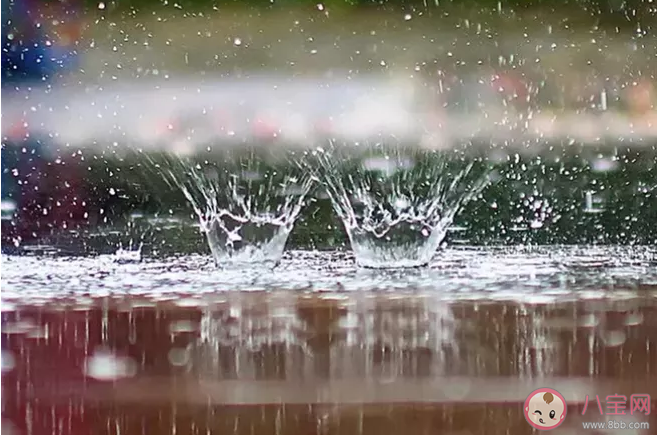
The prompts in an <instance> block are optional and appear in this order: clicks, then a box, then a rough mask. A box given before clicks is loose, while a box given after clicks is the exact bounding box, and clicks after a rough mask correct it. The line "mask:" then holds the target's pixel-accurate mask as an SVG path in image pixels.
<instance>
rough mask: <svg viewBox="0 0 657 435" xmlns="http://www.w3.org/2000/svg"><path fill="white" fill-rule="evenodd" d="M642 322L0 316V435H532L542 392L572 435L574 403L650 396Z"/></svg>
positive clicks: (272, 313)
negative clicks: (558, 407)
mask: <svg viewBox="0 0 657 435" xmlns="http://www.w3.org/2000/svg"><path fill="white" fill-rule="evenodd" d="M655 313H657V310H655V304H654V302H653V301H652V299H639V298H637V299H634V300H623V301H622V302H611V301H587V302H586V303H584V302H581V303H563V304H556V305H523V304H519V303H492V302H485V303H483V302H479V303H475V302H460V303H449V304H448V303H445V302H441V301H438V300H434V299H431V298H424V297H416V296H404V297H395V296H374V295H366V294H365V295H363V294H361V295H359V296H348V297H341V298H337V297H336V298H333V299H329V298H322V297H320V296H309V295H298V294H297V295H295V294H291V293H284V292H281V293H271V294H256V293H252V294H246V295H244V294H243V295H231V296H230V297H228V296H226V298H225V299H221V300H218V299H216V298H215V299H214V300H210V299H208V300H202V299H196V300H190V299H184V298H182V297H181V299H179V300H178V301H176V302H173V301H168V302H158V303H154V302H148V301H146V302H144V301H138V300H136V299H126V300H116V299H114V300H110V299H106V300H95V301H90V303H89V304H88V305H85V306H83V307H82V306H80V304H79V303H78V304H77V305H73V304H67V303H65V302H61V301H60V302H58V301H53V302H51V303H50V304H48V305H45V306H40V307H36V306H24V307H23V306H21V307H18V308H16V309H15V310H13V311H10V312H3V314H2V326H3V334H2V349H3V379H2V381H3V382H2V388H3V429H5V428H6V427H8V426H6V424H8V423H9V422H11V424H12V425H13V429H14V431H15V432H12V433H20V434H28V433H30V434H38V435H40V434H90V433H93V434H98V433H100V434H155V433H176V434H206V433H236V434H242V433H244V434H260V433H263V434H264V433H267V434H269V433H271V434H277V435H278V434H287V433H290V434H301V433H308V434H338V433H346V434H381V433H386V434H390V433H393V434H396V433H400V434H401V433H408V432H413V433H432V434H433V433H454V434H456V433H459V434H466V433H468V434H479V433H486V434H508V433H513V434H529V433H532V428H531V427H530V426H529V425H528V424H527V423H526V421H525V419H524V416H523V414H522V403H523V402H524V399H525V398H526V396H527V395H528V394H529V393H530V392H531V391H533V389H535V388H539V387H545V386H549V387H551V388H555V389H557V390H558V391H560V392H561V393H562V394H563V395H564V396H565V397H566V399H567V400H568V402H569V405H570V406H569V412H568V417H567V421H566V422H565V423H564V425H563V426H562V427H561V428H560V429H559V430H560V431H562V432H563V433H567V431H568V430H570V431H571V433H579V432H581V431H582V429H581V421H583V419H586V421H591V420H596V419H598V420H599V419H600V418H601V417H600V416H599V415H597V416H596V413H595V412H592V411H591V409H593V410H595V408H596V407H593V406H589V408H590V409H589V410H588V411H587V415H586V416H584V417H582V416H581V410H582V407H583V402H584V400H585V396H586V395H589V397H595V395H596V394H599V395H601V397H606V396H607V395H610V394H615V393H618V394H624V395H627V396H628V397H629V396H630V395H631V394H638V393H646V394H651V395H652V396H653V397H657V389H656V388H655V387H656V386H657V382H655V381H656V380H657V376H656V375H655V373H654V368H653V366H654V364H653V363H652V361H654V358H655V352H656V350H655V349H656V346H655V340H656V337H657V334H655V332H656V331H657V320H656V319H657V317H656V316H655ZM8 355H11V357H13V364H10V359H11V358H9V357H8ZM546 384H547V385H546ZM654 414H655V406H654V404H653V405H652V415H650V416H635V420H636V421H644V422H649V423H651V424H652V425H653V427H657V421H655V418H654V417H653V415H654ZM578 425H579V426H578ZM588 432H590V433H595V432H594V431H588ZM600 433H603V432H600ZM604 433H613V432H604ZM633 433H652V432H650V430H644V431H643V432H641V431H636V432H633Z"/></svg>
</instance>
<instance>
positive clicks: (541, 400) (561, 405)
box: [523, 388, 568, 430]
mask: <svg viewBox="0 0 657 435" xmlns="http://www.w3.org/2000/svg"><path fill="white" fill-rule="evenodd" d="M523 411H524V414H525V418H526V419H527V423H529V424H530V425H531V426H532V427H533V428H535V429H538V430H552V429H555V428H557V427H559V426H561V423H563V421H564V419H565V418H566V413H567V411H568V409H567V406H566V401H565V400H564V398H563V396H562V395H561V394H559V392H558V391H557V390H553V389H552V388H540V389H538V390H536V391H534V392H532V393H531V394H530V395H529V396H528V397H527V400H525V406H524V408H523Z"/></svg>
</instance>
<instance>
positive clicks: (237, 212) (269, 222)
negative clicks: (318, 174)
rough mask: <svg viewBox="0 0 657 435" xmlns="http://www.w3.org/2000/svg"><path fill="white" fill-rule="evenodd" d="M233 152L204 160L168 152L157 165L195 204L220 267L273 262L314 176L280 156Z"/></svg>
mask: <svg viewBox="0 0 657 435" xmlns="http://www.w3.org/2000/svg"><path fill="white" fill-rule="evenodd" d="M230 154H231V155H226V156H223V158H219V159H213V160H212V161H209V160H205V161H203V162H196V161H193V160H191V159H185V158H180V157H172V156H166V157H165V159H164V161H163V162H161V163H160V162H158V163H157V164H156V166H157V168H158V170H159V171H160V173H161V174H162V175H163V176H164V177H165V179H167V181H168V182H169V183H170V184H171V185H173V186H174V187H177V188H179V189H181V190H182V192H183V194H184V195H185V197H186V198H187V200H188V201H189V203H190V204H191V205H192V207H193V208H194V211H195V213H196V214H197V216H198V218H199V221H200V225H201V230H202V231H203V232H204V233H205V235H206V237H207V241H208V245H209V247H210V251H211V252H212V256H213V257H214V260H215V262H216V264H217V266H219V267H236V266H240V265H253V264H265V265H268V266H275V265H277V264H278V263H279V262H280V260H281V258H282V256H283V251H284V249H285V244H286V243H287V239H288V236H289V235H290V233H291V232H292V229H293V227H294V223H295V221H296V219H297V217H298V216H299V213H300V211H301V208H302V206H303V202H304V200H305V198H306V195H307V193H308V191H309V190H310V187H311V185H312V180H311V177H310V176H309V175H304V174H300V173H296V172H295V171H294V170H290V166H291V165H289V164H286V163H287V162H282V161H281V159H280V157H276V158H275V159H271V156H266V155H264V154H262V153H255V152H242V153H237V154H235V153H232V152H231V153H230ZM283 160H285V159H283ZM215 162H218V163H215ZM295 168H296V167H295ZM293 169H294V168H293Z"/></svg>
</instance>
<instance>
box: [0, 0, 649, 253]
mask: <svg viewBox="0 0 657 435" xmlns="http://www.w3.org/2000/svg"><path fill="white" fill-rule="evenodd" d="M655 14H656V12H655V5H654V4H653V3H652V2H649V1H616V0H609V1H560V2H557V3H555V2H547V1H544V2H542V1H534V2H524V1H519V0H518V1H513V2H507V1H499V2H494V1H490V2H487V1H481V2H476V1H468V2H460V1H440V2H438V1H436V2H393V1H390V2H388V1H385V2H384V1H381V2H365V1H364V2H347V1H331V2H328V3H320V2H305V1H298V2H293V1H285V2H278V1H276V2H209V1H188V2H148V1H143V2H136V1H135V2H123V1H117V2H81V1H73V0H69V1H66V2H64V1H36V0H32V1H23V0H21V1H7V2H5V3H3V17H4V18H3V38H4V39H3V41H4V49H3V94H2V95H3V96H2V101H3V119H2V128H3V151H2V152H3V154H2V156H3V167H2V168H3V169H2V177H3V179H2V182H3V188H2V192H3V193H2V195H3V201H4V202H3V216H4V217H3V228H5V229H6V231H3V249H5V250H7V249H9V250H12V249H14V248H16V247H17V246H19V247H20V246H23V245H24V244H25V241H28V240H34V239H35V238H36V239H39V238H43V237H46V238H49V240H48V243H55V242H54V240H60V239H61V238H62V236H61V235H62V233H64V234H65V235H66V234H68V230H70V229H72V228H74V227H89V226H91V227H92V228H97V227H98V224H109V225H110V226H111V225H117V226H118V227H119V228H120V230H119V232H122V233H124V234H127V233H128V232H129V230H126V225H128V224H129V225H133V223H130V222H131V219H132V218H130V216H133V215H135V216H141V215H143V214H147V215H151V216H152V215H158V216H159V215H162V214H165V215H167V216H168V217H171V215H172V214H174V215H176V216H183V217H190V216H193V212H192V211H191V209H190V207H189V205H188V204H187V202H186V201H185V199H184V198H183V196H182V194H181V192H180V191H179V190H177V189H169V188H167V186H165V185H164V184H163V182H162V181H161V180H160V179H159V178H158V177H157V176H155V177H152V176H151V177H150V178H148V179H145V177H146V175H145V174H144V171H143V170H139V169H135V168H136V166H139V165H140V164H141V163H140V161H139V158H138V156H134V155H133V156H132V157H125V155H124V154H121V155H119V154H117V150H116V147H117V146H119V147H121V146H123V147H126V146H127V147H128V148H129V149H131V148H132V149H136V148H138V149H141V148H144V147H146V146H150V147H153V146H155V147H156V148H157V147H160V149H165V148H166V149H170V148H171V147H173V149H174V150H176V149H178V150H180V149H184V148H185V147H186V146H188V145H185V143H186V142H191V143H193V146H192V149H193V150H196V151H193V152H196V153H198V152H199V150H203V149H204V147H205V145H208V146H210V145H213V144H217V143H218V142H221V141H222V140H224V139H226V138H227V137H228V136H226V133H225V132H226V131H228V130H229V129H230V133H229V135H232V136H231V138H234V137H238V138H240V140H243V141H246V142H250V143H254V142H260V143H265V144H267V143H269V142H271V138H272V134H273V135H274V136H276V134H277V133H276V132H278V134H279V139H278V141H279V142H280V141H285V140H286V139H285V138H283V139H280V138H281V137H283V136H284V135H282V134H281V128H282V127H281V125H289V124H290V123H292V124H294V123H299V122H300V123H301V124H302V125H304V126H306V130H308V129H310V130H312V131H315V132H317V131H320V132H323V133H325V136H322V137H327V138H328V137H330V136H331V135H332V134H338V133H340V131H339V127H336V126H335V125H332V124H331V123H333V124H335V123H336V122H335V115H336V114H339V113H342V115H343V116H350V117H351V118H353V119H355V121H354V122H355V123H356V125H360V126H365V127H364V128H365V129H366V130H367V129H368V128H369V130H368V131H374V132H376V131H379V130H381V129H383V128H385V127H387V126H389V125H391V123H392V122H391V120H394V119H398V118H399V117H400V116H405V115H404V114H406V113H411V114H412V115H413V116H412V117H411V119H412V120H413V122H415V120H420V121H418V122H416V123H417V124H418V125H419V127H418V128H420V130H422V132H421V134H420V135H419V136H417V135H416V136H413V137H412V138H411V139H410V140H411V141H415V142H422V141H424V139H421V137H429V136H431V134H428V135H427V134H426V132H427V131H429V132H431V131H432V129H434V130H435V129H436V128H438V130H440V129H441V128H442V129H443V130H444V129H445V128H447V129H448V130H449V128H450V126H451V128H452V130H454V131H452V132H451V133H449V134H451V136H450V137H452V136H453V137H456V136H458V137H461V136H459V135H462V133H463V132H465V133H466V134H469V133H470V132H471V131H474V130H477V131H479V130H481V129H483V130H482V131H483V133H482V132H481V131H480V132H479V133H478V134H479V136H478V137H477V140H478V141H479V142H482V143H489V144H490V141H491V137H492V135H493V133H491V131H492V130H491V131H489V130H486V129H485V128H484V126H486V125H489V124H490V125H493V124H495V125H505V124H510V125H512V126H513V125H515V126H520V128H519V129H520V130H522V127H523V126H525V128H526V129H529V130H532V129H536V130H535V131H536V132H538V133H535V134H534V136H532V137H531V140H529V139H523V137H524V136H521V139H520V145H519V146H520V147H521V148H527V147H529V148H536V149H543V150H545V149H550V147H553V146H557V147H563V146H564V145H565V146H570V148H572V149H576V148H577V147H578V146H582V144H590V143H592V144H593V145H595V147H589V148H588V149H589V150H590V151H587V152H586V153H585V154H586V155H584V154H581V153H578V152H577V151H575V152H573V153H570V154H569V155H568V156H563V158H562V159H557V160H555V161H554V162H553V163H551V161H548V160H546V159H545V158H544V159H543V160H542V161H540V165H536V164H532V162H533V160H532V159H533V158H535V156H527V157H525V156H522V158H521V160H518V161H515V158H513V159H510V160H509V161H508V162H507V163H508V164H506V163H504V162H503V163H504V164H506V166H505V167H503V168H502V167H500V170H501V171H502V172H501V174H502V175H501V177H500V179H501V180H502V182H501V183H499V184H497V185H496V186H493V187H491V188H490V189H489V190H488V191H487V192H486V193H485V195H483V198H484V199H483V201H476V202H475V203H474V204H472V205H471V207H470V208H471V209H470V210H466V211H464V212H463V213H462V214H461V215H460V217H459V220H460V221H459V223H458V224H457V225H456V226H457V227H460V228H463V231H465V233H463V231H461V232H460V233H459V234H460V235H463V236H464V238H465V240H468V241H470V242H472V243H486V242H496V243H499V242H502V243H506V242H509V243H515V242H517V241H525V242H531V241H534V242H540V243H544V242H558V243H581V242H592V241H598V242H600V241H602V242H604V241H608V242H623V243H625V242H632V243H647V242H653V241H654V240H655V234H654V229H653V228H652V226H648V225H643V224H642V222H648V221H651V220H653V219H654V218H655V216H657V215H656V213H657V212H656V211H655V205H654V204H655V201H654V199H652V198H653V197H654V191H655V190H654V189H655V184H656V183H655V182H654V173H653V172H652V171H653V168H654V162H655V161H654V157H652V154H651V152H652V150H654V146H653V145H654V144H653V142H652V138H653V137H654V136H655V129H654V128H653V125H657V124H655V123H654V120H655V111H654V105H655V100H656V93H655V84H654V70H655V68H654V64H655V62H657V45H656V44H655V35H654V32H653V30H652V28H653V27H654V25H655V17H656V16H655ZM304 80H306V81H304ZM327 80H328V81H330V80H333V81H334V82H333V83H334V84H335V83H337V84H335V85H334V86H333V87H331V88H324V90H323V89H322V88H323V86H324V85H322V83H327ZM400 83H405V84H400ZM408 83H410V85H409V84H408ZM203 86H206V88H202V87H203ZM326 86H328V85H326ZM167 87H170V88H172V89H174V90H173V91H171V92H172V93H171V94H166V96H165V94H164V93H163V92H164V91H165V90H166V89H167ZM215 88H217V89H225V92H224V91H220V92H224V94H221V101H222V106H220V107H214V105H213V104H210V103H209V102H210V101H216V98H218V97H215V96H213V95H214V94H213V92H215V91H214V89H215ZM206 89H209V90H206ZM262 89H269V90H270V91H271V89H280V90H279V91H277V92H278V93H277V94H275V95H274V94H271V92H269V93H267V92H265V91H262ZM391 89H392V90H398V91H399V92H397V91H395V92H397V94H394V92H393V91H390V92H391V95H393V94H394V95H397V96H394V95H393V97H392V98H391V99H388V100H384V99H381V101H378V100H373V101H378V102H375V103H372V104H370V105H364V106H363V105H361V106H362V107H361V106H358V108H357V109H354V110H355V111H354V112H353V113H352V112H349V111H348V110H347V109H345V107H351V106H350V105H354V104H356V103H354V102H355V101H359V100H358V99H357V98H358V96H359V95H361V94H365V95H369V97H368V98H375V97H376V95H381V94H385V93H386V92H387V90H391ZM176 92H177V93H176ZM194 95H198V101H196V100H195V102H194V103H193V104H192V106H189V105H188V104H187V103H185V104H183V103H182V102H181V103H180V104H179V105H178V106H176V103H175V101H177V100H182V99H183V96H186V97H190V96H194ZM372 95H374V97H372ZM386 95H387V94H386ZM298 96H303V97H304V98H303V102H302V103H299V104H300V105H299V106H297V107H296V108H295V110H296V111H297V112H296V113H295V112H293V111H291V109H289V108H288V107H287V105H288V104H289V102H290V101H291V100H292V99H294V98H295V97H298ZM408 96H410V103H408V101H407V100H409V98H408ZM172 101H173V103H172ZM245 101H246V103H245ZM167 102H168V103H167ZM408 104H410V106H409V105H408ZM210 106H212V107H213V109H212V110H213V112H212V113H213V115H212V116H213V118H212V121H211V122H212V123H213V124H208V125H209V126H208V125H206V124H207V122H206V121H203V120H204V119H205V118H207V117H204V116H201V113H203V114H205V113H206V112H207V111H208V110H211V109H209V107H210ZM165 107H166V109H165ZM190 107H191V109H190ZM375 107H376V110H375ZM400 107H401V109H400ZM408 107H410V108H411V109H408ZM96 110H97V111H98V113H97V114H96V116H94V113H95V111H96ZM349 110H351V109H349ZM409 110H410V112H409ZM345 113H349V114H351V115H344V114H345ZM196 114H198V115H196ZM400 114H401V115H400ZM37 115H38V116H37ZM121 116H122V117H123V118H121V119H122V120H121V119H119V117H121ZM149 116H150V118H148V117H149ZM459 116H461V117H462V118H464V119H467V120H469V123H464V122H460V121H459V122H456V121H454V119H458V117H459ZM110 119H111V121H110ZM299 119H300V121H299ZM555 119H557V120H562V121H563V122H560V123H558V124H554V122H555V121H554V120H555ZM138 120H141V121H138ZM332 120H333V121H332ZM564 120H565V121H564ZM204 122H205V124H203V123H204ZM133 124H134V125H133ZM229 124H230V127H229ZM368 126H369V127H368ZM444 126H447V127H444ZM528 126H529V127H528ZM130 128H132V130H130ZM514 128H515V127H514ZM213 129H214V130H213ZM217 129H220V130H221V131H223V133H221V134H223V136H222V137H223V139H222V138H221V137H219V136H217V133H216V132H217V131H218V130H217ZM502 129H503V128H502ZM306 130H304V129H303V128H302V131H306ZM512 130H513V129H512ZM516 130H517V129H516ZM117 131H118V133H117ZM513 131H515V130H513ZM605 131H606V132H607V133H606V134H607V136H604V134H605V133H601V132H605ZM336 132H337V133H336ZM618 132H620V133H618ZM497 133H499V131H498V132H497ZM497 133H495V134H497ZM117 134H118V136H117ZM473 134H475V133H473ZM203 135H206V136H203ZM207 135H209V136H207ZM601 135H602V136H601ZM201 136H203V138H200V139H199V137H201ZM144 137H146V138H147V139H144ZM207 137H210V139H207ZM546 138H547V139H546ZM465 139H466V140H469V139H468V138H467V137H466V138H465ZM290 140H294V138H292V139H290ZM500 141H501V142H503V143H506V142H508V141H509V136H508V134H507V135H506V136H502V137H501V139H500ZM147 142H148V144H147ZM429 142H430V143H431V141H429ZM439 142H440V141H438V142H437V143H439ZM151 143H152V144H154V145H151ZM308 143H314V142H313V141H308ZM530 144H533V145H531V146H530ZM546 144H548V145H546ZM571 145H573V146H571ZM448 146H449V145H448ZM487 146H488V145H487ZM625 146H628V147H629V148H627V149H626V148H624V147H625ZM176 147H178V148H176ZM180 147H182V148H180ZM194 147H196V148H194ZM596 147H598V148H603V150H602V151H600V150H599V149H598V148H596ZM636 149H640V150H642V156H641V157H640V158H638V157H636V156H635V154H633V153H634V152H635V150H636ZM25 150H27V151H25ZM83 151H84V153H85V155H84V156H83V155H82V153H83ZM133 154H134V153H133ZM498 157H499V156H498ZM569 159H570V160H569ZM83 160H84V161H83ZM53 162H64V163H63V164H60V163H53ZM571 164H572V166H573V168H575V169H574V170H571V171H565V172H564V167H565V166H568V165H571ZM628 165H629V166H628ZM502 166H504V165H502ZM36 168H40V169H36ZM523 168H529V169H527V171H528V174H525V175H522V176H521V175H520V174H519V172H518V171H520V172H523V171H525V169H523ZM545 168H548V169H547V170H548V172H550V173H553V176H549V177H548V178H550V177H551V180H552V182H549V183H546V178H545V177H539V178H541V180H539V181H538V183H539V184H542V185H543V186H542V187H540V188H537V186H536V183H537V181H536V177H535V176H533V175H530V174H531V173H532V171H533V170H534V169H536V170H538V171H539V172H537V173H543V172H544V171H545V170H546V169H545ZM119 172H120V176H112V174H118V173H119ZM516 175H517V177H516ZM22 177H28V178H29V180H28V179H25V178H22ZM528 180H529V182H528ZM531 180H534V181H531ZM33 183H40V184H39V185H40V187H39V189H33V188H32V186H33ZM559 183H561V184H559ZM28 185H29V186H31V187H30V188H25V186H28ZM21 186H22V187H21ZM558 186H561V187H558ZM112 192H113V193H112ZM621 192H623V193H621ZM560 195H563V196H561V197H560ZM315 196H316V197H317V198H315V199H316V201H315V200H313V201H311V202H310V203H311V204H310V206H309V207H307V208H306V211H304V213H303V216H302V219H301V222H300V224H299V225H298V228H297V230H296V231H295V233H294V234H293V236H292V243H293V244H294V245H298V246H315V247H321V246H329V247H330V246H339V245H341V244H342V243H343V242H344V234H343V232H342V231H341V225H340V223H339V222H338V221H336V219H335V217H334V216H333V214H332V213H331V212H330V208H329V206H328V201H322V198H321V194H318V195H315ZM544 196H551V198H550V202H549V203H550V205H549V206H547V207H548V208H549V210H547V211H546V210H542V211H541V210H538V209H540V208H541V207H540V206H538V208H537V209H536V210H530V209H531V207H529V209H527V204H526V202H527V198H534V197H536V200H537V201H539V200H540V198H539V197H544ZM55 198H57V199H55ZM53 203H54V205H53ZM30 204H31V205H30ZM57 204H60V205H57ZM83 204H84V205H83ZM502 204H506V205H507V207H504V206H503V205H502ZM532 204H536V202H535V201H532ZM543 204H544V206H543V208H545V207H546V206H545V203H543ZM498 206H499V207H498ZM532 207H533V205H532ZM44 210H47V211H44ZM502 210H503V211H502ZM502 214H506V215H504V216H503V215H502ZM525 214H527V215H534V214H536V215H541V216H544V217H545V219H548V220H549V216H553V217H559V218H560V217H563V218H560V219H555V222H554V223H553V224H552V226H549V225H541V226H540V228H538V227H537V228H530V227H527V226H525V224H522V223H521V225H520V226H518V225H517V222H516V221H515V220H517V219H521V220H523V219H524V222H525V223H526V225H529V224H530V223H531V222H532V221H533V220H532V218H530V217H529V218H528V216H523V215H525ZM309 216H312V221H313V222H314V223H315V224H316V226H315V227H314V228H309V227H308V226H307V225H306V224H305V223H304V221H305V220H307V219H308V217H309ZM545 219H543V220H545ZM133 220H134V219H133ZM557 221H559V222H557ZM147 226H149V225H147ZM518 227H519V228H520V232H518V231H512V230H511V228H518ZM62 228H63V229H64V230H66V231H63V232H62V231H61V230H62ZM184 228H188V227H187V226H185V227H184ZM553 229H554V230H553ZM527 230H531V231H527ZM139 231H147V230H139ZM180 231H183V232H184V231H186V230H183V229H182V227H181V229H180ZM190 234H191V235H190V236H189V237H182V238H181V237H170V236H166V237H165V239H167V240H186V241H187V242H188V243H183V246H177V247H175V248H172V249H173V250H174V251H176V250H181V249H182V250H183V251H184V250H185V249H189V250H191V251H197V250H198V249H205V247H204V245H205V243H204V241H203V239H202V237H196V236H195V235H194V234H195V231H194V230H192V232H191V233H190ZM131 237H133V236H131ZM64 238H66V239H67V240H68V239H70V237H68V236H65V237H64ZM87 239H88V238H87ZM94 240H95V239H94ZM99 240H105V239H102V238H101V239H99ZM153 240H155V239H153ZM327 241H328V242H327ZM60 242H61V240H60V241H58V242H57V243H59V244H60V245H61V244H62V243H63V244H64V246H65V245H66V244H67V243H69V242H68V241H67V242H61V243H60ZM127 242H128V240H124V241H123V243H124V244H125V243H127ZM197 242H198V243H197ZM71 243H72V242H71ZM157 243H163V244H167V243H168V242H166V241H161V242H157ZM69 244H70V243H69ZM73 244H74V245H75V243H73ZM91 244H92V245H93V243H91ZM98 244H99V245H98V246H95V247H94V248H89V249H92V250H96V251H97V250H99V249H100V250H102V249H103V248H104V247H105V248H107V249H113V248H112V247H113V246H114V244H115V241H111V242H106V241H103V242H98ZM79 245H80V244H79V243H78V244H77V245H76V246H75V247H73V248H71V252H75V251H80V250H84V249H87V248H84V249H83V247H81V246H79ZM85 246H88V245H87V244H85ZM147 249H148V248H147Z"/></svg>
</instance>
